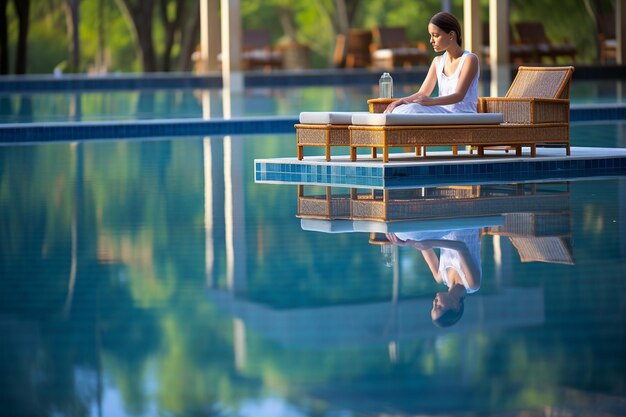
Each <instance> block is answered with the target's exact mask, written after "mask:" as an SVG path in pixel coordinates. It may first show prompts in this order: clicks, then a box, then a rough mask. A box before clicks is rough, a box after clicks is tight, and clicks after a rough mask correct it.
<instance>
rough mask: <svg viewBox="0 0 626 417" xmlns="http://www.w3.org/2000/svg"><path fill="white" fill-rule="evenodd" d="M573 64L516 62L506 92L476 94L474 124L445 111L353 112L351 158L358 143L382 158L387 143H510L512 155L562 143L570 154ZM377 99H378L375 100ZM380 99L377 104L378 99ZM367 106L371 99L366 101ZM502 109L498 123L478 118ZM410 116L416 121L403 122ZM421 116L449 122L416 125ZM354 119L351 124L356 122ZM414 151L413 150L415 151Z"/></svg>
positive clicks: (480, 150)
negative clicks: (460, 121) (459, 121)
mask: <svg viewBox="0 0 626 417" xmlns="http://www.w3.org/2000/svg"><path fill="white" fill-rule="evenodd" d="M573 71H574V67H519V69H518V73H517V76H516V77H515V79H514V80H513V83H512V84H511V87H510V88H509V91H508V92H507V94H506V96H505V97H488V98H487V97H484V98H480V99H479V103H478V113H476V114H467V115H466V116H467V117H468V118H470V120H471V118H472V117H475V120H474V123H475V124H470V123H467V124H453V122H454V119H455V118H458V117H459V115H458V114H444V115H421V114H415V115H394V114H386V115H378V114H372V115H369V116H367V115H359V116H358V117H357V116H356V115H355V116H353V119H352V125H351V126H349V130H350V159H351V160H352V161H355V160H356V157H357V152H356V151H357V148H359V147H368V148H372V156H373V157H375V156H376V150H375V149H376V148H382V149H383V162H388V161H389V148H392V147H415V148H416V149H418V148H419V147H426V146H475V147H477V148H478V154H479V155H484V150H485V148H488V147H493V146H510V147H513V148H514V149H516V154H517V155H521V154H522V147H525V146H527V147H530V153H531V156H533V157H534V156H536V147H537V146H542V145H550V146H562V147H565V148H566V154H567V155H569V154H570V144H569V93H570V79H571V76H572V73H573ZM379 101H380V100H379ZM378 104H380V103H378ZM370 105H371V103H370ZM494 113H495V114H500V113H501V114H502V117H503V120H502V123H494V121H493V120H490V121H487V122H485V123H480V121H481V118H486V117H485V116H487V115H486V114H494ZM395 116H413V117H414V119H415V123H413V124H408V125H407V121H410V120H411V119H410V118H402V119H401V118H397V117H395ZM425 116H431V117H433V116H436V117H433V119H439V118H441V119H442V120H444V118H445V117H449V118H450V123H447V124H441V123H442V121H438V122H437V123H439V124H434V123H430V124H429V125H425V124H420V123H421V121H420V119H422V118H424V117H425ZM355 122H356V123H355ZM416 153H417V152H416Z"/></svg>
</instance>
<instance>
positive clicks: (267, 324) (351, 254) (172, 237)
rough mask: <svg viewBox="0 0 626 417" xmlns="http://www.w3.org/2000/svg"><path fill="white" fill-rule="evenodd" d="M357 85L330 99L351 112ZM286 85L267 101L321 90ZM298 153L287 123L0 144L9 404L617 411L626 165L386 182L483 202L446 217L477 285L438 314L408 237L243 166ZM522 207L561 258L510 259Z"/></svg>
mask: <svg viewBox="0 0 626 417" xmlns="http://www.w3.org/2000/svg"><path fill="white" fill-rule="evenodd" d="M367 93H368V91H365V92H362V93H359V94H361V95H358V96H355V98H352V96H350V98H349V99H346V98H345V97H343V98H342V97H341V96H338V97H334V96H332V95H329V96H328V97H329V98H327V99H324V100H329V101H328V102H324V105H331V104H333V105H334V104H339V103H345V107H344V108H345V109H348V108H351V107H352V106H353V105H356V103H362V101H361V99H362V95H367ZM289 94H294V98H289V99H287V100H286V102H285V103H287V104H284V103H283V104H281V105H280V106H278V107H275V108H271V107H269V108H266V107H263V106H262V107H263V109H264V110H263V111H265V110H267V111H268V113H267V114H271V112H272V111H276V110H277V109H282V110H278V112H279V113H280V112H282V111H285V112H287V111H288V109H289V107H290V106H296V105H301V106H305V105H309V104H311V103H314V102H315V100H314V98H315V96H314V94H313V93H310V94H311V96H310V98H307V99H306V100H304V101H303V99H302V98H301V97H300V98H297V99H296V98H295V96H296V95H297V94H298V93H296V92H295V91H293V92H292V91H290V92H289ZM324 94H326V93H324ZM322 97H325V96H324V95H322ZM272 100H274V99H272ZM307 100H308V101H307ZM278 101H279V99H276V102H278ZM349 103H354V104H349ZM317 105H320V106H322V104H319V102H318V104H317ZM343 105H344V104H341V105H340V106H343ZM283 106H284V107H283ZM320 108H321V107H320ZM292 110H293V109H291V110H289V111H292ZM184 111H187V110H184ZM255 111H256V110H255ZM192 112H196V110H192ZM243 113H245V111H244V112H243ZM94 114H95V113H94ZM102 114H105V116H106V112H103V113H102ZM285 114H287V113H285ZM51 115H52V113H50V114H48V115H47V116H46V115H45V114H44V115H43V116H45V117H48V116H51ZM43 116H42V117H43ZM45 117H44V118H45ZM55 117H56V116H55ZM63 117H64V116H63ZM94 117H95V116H94ZM107 117H108V116H107ZM48 120H49V119H48ZM625 131H626V129H625V128H624V123H622V122H615V123H602V124H599V123H588V124H585V123H577V124H575V125H573V127H572V144H573V145H574V146H603V147H611V146H616V147H626V134H625ZM294 154H295V144H294V143H293V135H285V134H281V135H275V134H259V135H244V136H229V137H223V136H212V137H198V136H190V137H160V138H149V139H144V140H132V141H129V140H108V141H97V142H68V143H47V144H38V145H36V146H9V145H5V146H0V170H1V171H0V172H1V174H0V219H1V220H0V230H1V233H0V268H1V269H0V277H1V278H0V285H1V289H0V297H2V299H1V300H0V309H1V315H0V327H1V328H2V338H0V352H2V354H1V355H0V370H1V371H2V372H1V375H2V377H1V378H0V381H1V382H0V383H1V386H0V398H1V403H2V404H3V406H4V407H3V408H4V409H6V410H9V411H8V412H9V413H10V414H11V415H116V416H117V415H134V416H137V415H142V416H143V415H145V416H149V415H172V416H186V415H205V414H211V415H219V416H338V415H342V416H343V415H398V416H404V415H406V416H408V415H441V414H446V415H459V414H464V415H503V414H513V415H520V414H522V413H526V414H530V415H544V414H545V413H548V412H551V413H557V414H558V415H565V414H567V415H598V416H599V415H623V414H624V410H625V407H626V406H625V402H626V385H625V383H624V381H626V378H625V375H626V369H625V365H626V364H625V363H624V361H623V357H624V354H625V353H626V339H625V337H624V329H625V328H626V323H625V320H626V311H624V308H625V304H624V303H623V302H622V299H623V298H624V295H626V284H624V280H623V278H624V273H623V270H624V267H625V266H626V265H625V261H626V241H625V240H624V237H623V236H625V235H626V233H625V232H626V229H625V228H626V218H624V216H625V213H626V209H625V208H624V207H625V205H626V177H623V176H621V177H620V176H618V177H615V176H613V177H602V178H593V179H589V180H585V181H573V182H566V181H552V182H550V183H547V184H546V183H540V184H536V185H533V184H519V185H517V186H514V187H511V185H509V184H499V185H498V187H496V188H497V189H498V190H501V189H504V190H509V191H507V192H509V194H504V196H503V197H502V196H500V197H502V198H500V199H499V200H498V201H500V202H501V201H505V202H507V203H508V204H509V206H508V207H505V209H506V210H505V212H499V211H498V206H497V205H496V204H495V200H490V199H491V198H495V197H494V191H493V189H494V188H493V187H495V186H494V185H493V184H487V185H486V184H474V185H475V186H476V187H474V188H472V187H470V191H467V190H468V189H467V188H466V187H467V186H468V185H467V184H464V187H465V188H464V189H463V190H461V191H458V190H457V191H455V192H456V194H455V193H452V192H448V191H446V192H444V191H442V190H441V189H430V188H429V189H415V188H410V187H409V188H408V189H405V190H401V191H399V192H400V193H401V194H400V195H398V196H396V197H397V198H396V199H397V200H403V199H404V200H408V199H416V200H419V198H423V196H427V195H437V196H439V198H440V200H441V199H444V196H445V198H447V199H448V200H445V199H444V200H442V201H444V204H443V206H442V207H447V208H448V209H451V208H454V207H455V204H457V205H458V204H459V203H463V202H464V200H463V198H460V196H465V197H467V196H466V195H465V194H459V193H465V192H470V193H471V192H474V193H476V190H477V189H482V190H488V189H490V190H492V191H490V192H487V191H484V192H483V194H480V193H478V194H473V197H471V198H472V199H473V200H471V201H472V202H473V203H476V204H479V205H481V206H483V207H486V208H489V209H491V210H492V212H489V213H485V212H479V211H477V210H478V209H477V208H476V207H475V208H474V209H473V211H470V212H466V213H463V214H461V215H458V214H457V215H454V216H449V217H451V220H450V223H451V224H456V225H458V224H462V225H464V226H468V225H471V226H472V227H475V228H481V229H483V228H484V233H482V235H481V238H480V242H481V267H482V284H481V289H480V291H479V292H478V293H476V294H474V295H470V296H469V297H468V298H467V300H466V313H465V314H464V317H463V318H462V319H461V321H460V322H459V323H457V324H456V325H455V326H452V327H450V328H447V329H438V328H436V327H435V326H433V325H432V323H431V322H430V307H431V303H432V299H433V296H434V293H435V292H436V291H440V290H441V287H440V286H439V285H437V284H436V283H435V282H434V280H433V277H432V274H431V273H430V271H429V269H428V267H427V265H426V263H425V261H424V259H423V258H422V257H421V255H420V254H419V253H418V252H417V251H416V250H415V249H414V248H410V247H399V248H396V249H397V250H394V251H390V250H389V248H383V247H382V246H381V245H377V244H373V243H370V237H371V236H370V234H369V232H368V231H367V230H369V229H358V230H356V231H355V230H354V228H353V231H351V232H345V230H344V232H343V233H327V232H326V231H323V230H319V229H318V230H315V229H313V228H311V227H310V226H305V227H304V228H303V222H302V220H303V219H302V218H299V217H297V214H298V213H299V208H298V207H299V206H298V204H299V194H298V189H297V187H296V186H295V185H282V184H272V185H269V184H255V182H254V165H253V161H254V159H256V158H268V157H274V156H293V155H294ZM490 187H491V188H490ZM511 189H513V190H515V191H513V194H510V193H511V191H510V190H511ZM533 189H535V190H536V193H535V194H533V191H532V190H533ZM520 190H521V191H520ZM325 192H326V189H325V188H324V187H311V188H310V189H308V188H307V190H306V193H307V195H308V194H313V195H324V193H325ZM380 192H381V191H375V192H374V195H378V194H377V193H380ZM498 192H500V191H498ZM520 192H521V193H522V194H519V193H520ZM358 193H359V194H363V195H367V193H371V190H367V189H360V190H359V191H358ZM516 193H517V194H516ZM331 194H332V196H334V197H335V198H338V199H341V198H345V195H348V196H349V194H350V193H349V189H347V188H341V187H338V188H337V189H335V188H333V189H332V190H331ZM452 197H454V198H452ZM515 198H519V199H517V200H516V199H515ZM445 201H448V202H447V203H445ZM418 202H419V201H418ZM491 202H493V204H491ZM511 204H513V205H512V206H511ZM459 207H461V206H459ZM516 207H517V208H516ZM522 208H525V210H526V211H523V213H524V214H527V215H528V216H526V217H527V218H528V217H529V216H530V217H531V218H534V219H535V220H537V219H541V221H540V222H539V223H540V224H542V225H543V226H544V228H542V229H541V230H539V229H536V230H535V232H534V235H532V237H534V238H546V237H547V238H554V239H558V241H559V242H561V246H559V247H560V249H561V252H560V253H561V254H565V255H568V256H569V257H566V258H560V260H561V261H563V263H557V262H554V259H553V262H543V261H538V260H535V261H527V262H522V258H521V256H522V255H521V254H520V251H519V247H518V246H515V244H514V241H512V240H511V239H510V238H509V237H508V236H506V235H505V234H504V233H500V234H497V233H495V231H494V230H493V229H489V228H497V227H502V226H504V225H505V223H504V222H505V220H506V219H503V216H502V215H503V214H507V213H509V214H510V212H511V211H516V210H517V211H520V210H521V209H522ZM459 210H460V209H459ZM546 213H548V214H547V215H546ZM440 214H441V216H443V215H444V214H448V215H451V214H453V213H443V212H440ZM487 214H488V215H487ZM513 214H515V213H513ZM517 214H519V213H517ZM531 215H532V216H531ZM514 217H515V216H514ZM440 220H441V219H440ZM443 221H444V222H447V220H443ZM472 222H473V223H472ZM321 224H327V223H321ZM420 224H421V225H423V224H424V223H420V222H419V221H417V222H416V223H415V224H413V225H412V226H416V225H417V226H416V227H419V226H420ZM535 224H537V223H535ZM439 227H442V226H441V223H440V226H439ZM359 230H361V231H359ZM550 241H553V240H550ZM517 244H518V245H519V241H518V242H517ZM565 260H566V261H567V262H565ZM388 265H390V266H388Z"/></svg>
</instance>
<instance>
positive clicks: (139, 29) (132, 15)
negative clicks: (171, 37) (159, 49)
mask: <svg viewBox="0 0 626 417" xmlns="http://www.w3.org/2000/svg"><path fill="white" fill-rule="evenodd" d="M117 3H118V5H119V7H120V9H121V10H122V12H123V14H124V16H125V17H126V19H127V20H129V21H130V23H131V27H132V29H133V34H134V35H135V41H136V42H137V44H138V46H139V52H140V54H141V63H142V66H143V70H144V71H145V72H154V71H156V70H157V65H156V53H155V50H154V39H153V36H152V28H153V26H154V23H153V16H152V13H153V11H154V0H135V1H133V0H117Z"/></svg>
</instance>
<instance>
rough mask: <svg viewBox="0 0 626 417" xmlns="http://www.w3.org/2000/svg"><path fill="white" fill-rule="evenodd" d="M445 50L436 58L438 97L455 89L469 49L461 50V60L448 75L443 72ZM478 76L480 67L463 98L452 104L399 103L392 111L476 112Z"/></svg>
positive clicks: (446, 94)
mask: <svg viewBox="0 0 626 417" xmlns="http://www.w3.org/2000/svg"><path fill="white" fill-rule="evenodd" d="M447 54H448V53H447V52H444V53H443V55H441V56H440V57H439V58H436V61H435V69H436V70H437V86H438V87H439V97H441V96H448V95H450V94H452V93H454V92H455V91H456V86H457V84H458V83H459V76H460V75H461V68H463V64H464V63H465V58H467V56H468V55H469V54H470V52H469V51H463V55H461V62H459V66H458V67H457V68H456V71H455V72H454V74H452V75H450V76H448V75H446V74H444V73H443V67H444V63H445V62H446V56H447ZM479 76H480V67H479V68H478V71H476V75H475V76H474V79H473V80H472V82H471V83H470V86H469V89H468V90H467V94H465V97H463V100H461V101H459V102H458V103H454V104H446V105H445V106H423V105H421V104H418V103H410V104H401V105H399V106H398V107H396V108H394V109H393V111H392V113H476V105H477V104H478V77H479Z"/></svg>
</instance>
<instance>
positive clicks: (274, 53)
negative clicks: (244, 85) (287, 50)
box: [241, 29, 283, 69]
mask: <svg viewBox="0 0 626 417" xmlns="http://www.w3.org/2000/svg"><path fill="white" fill-rule="evenodd" d="M241 58H242V61H243V62H242V64H243V67H244V69H257V68H263V69H278V68H282V66H283V55H282V53H281V52H280V51H278V50H276V49H274V48H273V47H272V39H271V36H270V33H269V32H268V31H266V30H263V29H256V30H245V31H244V32H243V42H242V53H241Z"/></svg>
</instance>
